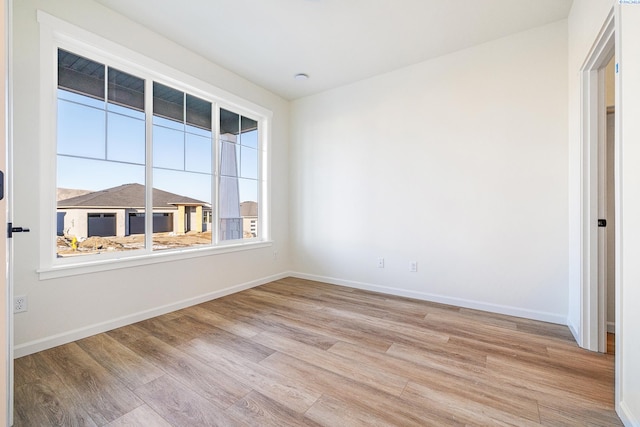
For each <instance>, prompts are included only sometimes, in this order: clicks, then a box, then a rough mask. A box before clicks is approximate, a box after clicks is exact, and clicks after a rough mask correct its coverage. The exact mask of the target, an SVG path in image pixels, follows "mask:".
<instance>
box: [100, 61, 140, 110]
mask: <svg viewBox="0 0 640 427" xmlns="http://www.w3.org/2000/svg"><path fill="white" fill-rule="evenodd" d="M108 101H109V102H111V103H114V104H117V105H121V106H123V107H129V108H132V109H134V110H138V111H144V80H143V79H141V78H138V77H135V76H132V75H131V74H127V73H123V72H122V71H118V70H116V69H114V68H109V99H108Z"/></svg>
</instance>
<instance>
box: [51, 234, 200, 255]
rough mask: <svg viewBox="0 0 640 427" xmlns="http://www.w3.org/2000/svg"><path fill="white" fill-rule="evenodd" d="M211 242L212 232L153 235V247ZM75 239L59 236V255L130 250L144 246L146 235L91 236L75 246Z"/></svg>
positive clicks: (171, 247)
mask: <svg viewBox="0 0 640 427" xmlns="http://www.w3.org/2000/svg"><path fill="white" fill-rule="evenodd" d="M210 243H211V232H210V231H206V232H203V233H196V232H188V233H187V234H184V235H176V234H174V233H156V234H154V235H153V249H154V250H162V249H175V248H184V247H189V246H198V245H208V244H210ZM73 246H74V243H73V239H72V238H69V237H67V236H65V237H62V236H58V256H59V257H67V256H74V255H86V254H94V253H101V252H115V251H128V250H132V249H141V248H143V247H144V235H142V234H137V235H133V236H125V237H97V236H93V237H89V238H88V239H85V240H83V241H81V242H80V241H77V242H76V244H75V246H76V247H75V248H74V247H73Z"/></svg>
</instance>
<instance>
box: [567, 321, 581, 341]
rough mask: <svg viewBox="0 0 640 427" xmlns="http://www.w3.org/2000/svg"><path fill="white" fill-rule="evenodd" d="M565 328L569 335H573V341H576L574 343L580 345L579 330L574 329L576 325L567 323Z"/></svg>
mask: <svg viewBox="0 0 640 427" xmlns="http://www.w3.org/2000/svg"><path fill="white" fill-rule="evenodd" d="M567 326H568V327H569V331H571V335H573V339H574V340H576V343H578V345H580V332H579V329H578V328H576V325H574V324H573V323H571V322H570V321H567Z"/></svg>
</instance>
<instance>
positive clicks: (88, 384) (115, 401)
mask: <svg viewBox="0 0 640 427" xmlns="http://www.w3.org/2000/svg"><path fill="white" fill-rule="evenodd" d="M43 354H44V357H45V359H46V360H47V361H48V363H49V364H50V366H51V368H52V369H53V371H54V372H55V373H56V375H57V376H58V378H60V379H61V380H62V382H63V383H64V384H65V385H66V386H67V387H68V388H69V390H71V393H72V394H73V399H74V400H75V402H76V404H78V405H80V406H81V407H82V408H83V409H84V410H85V411H86V412H87V413H88V414H89V415H90V416H91V418H93V420H94V421H95V422H96V424H99V425H101V424H106V423H108V422H110V421H112V420H114V419H116V418H119V417H120V416H122V415H123V414H126V413H127V412H129V411H131V410H132V409H134V408H136V407H138V406H140V405H141V404H142V402H141V401H140V400H139V399H138V398H137V397H136V396H135V394H133V393H132V392H131V391H130V390H129V389H128V388H126V387H125V386H124V385H123V384H122V383H120V382H119V381H118V379H117V378H115V377H114V376H113V375H111V374H110V373H109V372H108V371H107V370H106V369H105V368H104V367H102V366H101V365H100V364H99V363H98V362H96V361H95V360H94V359H92V358H91V357H90V356H89V355H88V354H87V353H86V352H85V351H84V350H82V349H81V348H80V347H79V346H78V344H76V343H70V344H65V345H62V346H59V347H55V348H52V349H50V350H47V351H45V352H44V353H43Z"/></svg>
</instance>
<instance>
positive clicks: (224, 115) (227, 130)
mask: <svg viewBox="0 0 640 427" xmlns="http://www.w3.org/2000/svg"><path fill="white" fill-rule="evenodd" d="M239 133H240V115H239V114H236V113H232V112H231V111H228V110H225V109H224V108H221V109H220V135H224V134H229V135H238V134H239ZM234 141H235V140H234Z"/></svg>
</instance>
